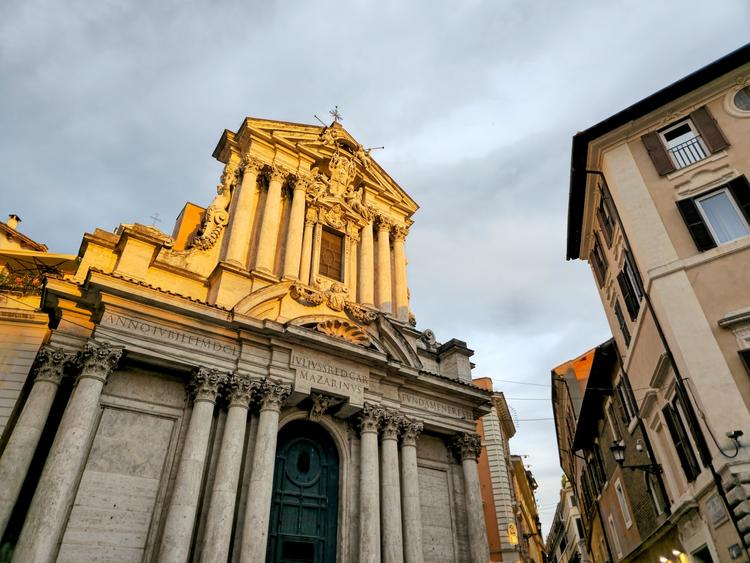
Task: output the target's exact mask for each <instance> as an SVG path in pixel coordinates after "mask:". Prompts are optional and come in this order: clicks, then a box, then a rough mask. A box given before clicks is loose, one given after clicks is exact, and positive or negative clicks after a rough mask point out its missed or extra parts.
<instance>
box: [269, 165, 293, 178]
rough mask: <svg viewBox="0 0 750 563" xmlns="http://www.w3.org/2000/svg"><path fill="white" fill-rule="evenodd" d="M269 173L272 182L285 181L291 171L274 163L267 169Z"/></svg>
mask: <svg viewBox="0 0 750 563" xmlns="http://www.w3.org/2000/svg"><path fill="white" fill-rule="evenodd" d="M266 170H267V173H268V179H269V180H270V181H271V182H283V181H284V179H285V178H286V177H287V176H288V175H289V171H288V170H287V169H286V168H284V167H282V166H279V165H278V164H272V165H270V166H268V168H267V169H266Z"/></svg>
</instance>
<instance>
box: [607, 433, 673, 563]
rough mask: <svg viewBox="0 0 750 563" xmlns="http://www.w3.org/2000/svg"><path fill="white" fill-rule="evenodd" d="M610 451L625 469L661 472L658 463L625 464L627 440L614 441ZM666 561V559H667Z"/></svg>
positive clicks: (618, 463) (655, 473) (656, 473)
mask: <svg viewBox="0 0 750 563" xmlns="http://www.w3.org/2000/svg"><path fill="white" fill-rule="evenodd" d="M609 451H611V452H612V457H614V458H615V461H616V462H617V465H619V466H620V467H622V468H623V469H640V470H641V471H645V472H646V473H653V474H654V475H658V474H659V473H661V465H659V464H658V463H646V464H641V465H625V442H623V441H622V440H620V441H619V442H612V445H611V446H610V447H609ZM665 561H666V560H665Z"/></svg>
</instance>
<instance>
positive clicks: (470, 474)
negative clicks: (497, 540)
mask: <svg viewBox="0 0 750 563" xmlns="http://www.w3.org/2000/svg"><path fill="white" fill-rule="evenodd" d="M453 447H454V450H455V452H456V454H457V455H458V456H459V457H460V459H461V466H462V468H463V473H464V495H465V497H466V516H467V519H468V521H469V546H471V561H472V563H486V562H487V561H489V559H490V547H489V544H488V542H487V529H486V528H485V525H484V509H483V507H482V491H481V488H480V484H479V470H478V468H477V459H478V458H479V454H480V452H481V451H482V442H481V440H480V438H479V436H477V435H476V434H457V435H456V436H455V437H454V439H453Z"/></svg>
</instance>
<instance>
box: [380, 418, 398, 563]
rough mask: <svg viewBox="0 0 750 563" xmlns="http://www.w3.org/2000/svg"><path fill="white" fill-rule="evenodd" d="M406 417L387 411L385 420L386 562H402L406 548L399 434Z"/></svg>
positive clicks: (383, 520)
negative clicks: (399, 464)
mask: <svg viewBox="0 0 750 563" xmlns="http://www.w3.org/2000/svg"><path fill="white" fill-rule="evenodd" d="M403 423H404V417H402V416H400V415H398V414H397V413H392V412H387V413H386V414H385V416H384V417H383V441H382V445H381V448H382V450H381V452H380V459H381V468H380V474H381V475H382V479H383V482H382V484H381V487H382V493H381V495H380V499H381V501H382V503H383V508H382V510H381V512H380V522H381V530H382V532H383V538H382V550H383V551H382V553H383V559H382V561H383V563H401V562H402V561H403V560H404V545H403V541H402V538H401V487H400V483H399V478H398V435H399V432H400V431H401V426H402V424H403Z"/></svg>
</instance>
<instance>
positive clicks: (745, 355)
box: [740, 348, 750, 373]
mask: <svg viewBox="0 0 750 563" xmlns="http://www.w3.org/2000/svg"><path fill="white" fill-rule="evenodd" d="M740 358H742V361H743V362H744V363H745V369H746V370H747V373H750V348H749V349H747V350H740Z"/></svg>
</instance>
